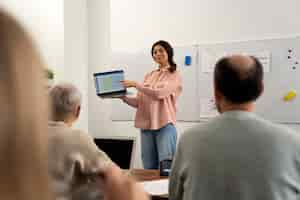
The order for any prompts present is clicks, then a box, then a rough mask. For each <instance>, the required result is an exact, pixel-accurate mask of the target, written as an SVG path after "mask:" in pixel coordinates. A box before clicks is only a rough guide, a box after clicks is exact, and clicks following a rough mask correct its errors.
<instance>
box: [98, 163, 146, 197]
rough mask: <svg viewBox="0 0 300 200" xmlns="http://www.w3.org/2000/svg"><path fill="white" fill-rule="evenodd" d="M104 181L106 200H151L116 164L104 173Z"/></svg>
mask: <svg viewBox="0 0 300 200" xmlns="http://www.w3.org/2000/svg"><path fill="white" fill-rule="evenodd" d="M103 180H104V181H103V191H104V199H105V200H120V199H128V200H129V199H130V200H149V196H148V195H147V194H146V192H145V191H144V190H143V188H142V187H141V186H140V185H139V184H138V183H137V182H135V181H134V180H133V179H132V178H130V177H129V176H128V175H127V174H126V173H125V172H123V171H122V170H121V169H120V168H119V167H118V166H117V165H115V164H112V165H111V166H109V167H108V168H107V169H106V170H105V171H104V173H103Z"/></svg>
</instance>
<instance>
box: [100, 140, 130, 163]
mask: <svg viewBox="0 0 300 200" xmlns="http://www.w3.org/2000/svg"><path fill="white" fill-rule="evenodd" d="M94 142H95V144H96V145H97V146H98V148H99V149H101V150H102V151H104V152H105V153H106V154H107V155H108V156H109V157H110V159H111V160H112V161H114V162H115V163H116V164H117V165H119V166H120V167H121V168H122V169H130V168H132V167H133V161H134V152H135V146H136V138H135V137H100V138H99V137H98V138H94Z"/></svg>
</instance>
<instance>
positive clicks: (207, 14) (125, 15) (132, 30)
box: [111, 0, 300, 51]
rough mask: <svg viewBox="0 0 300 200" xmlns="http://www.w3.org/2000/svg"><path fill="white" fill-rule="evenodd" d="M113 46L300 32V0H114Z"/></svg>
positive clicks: (134, 47)
mask: <svg viewBox="0 0 300 200" xmlns="http://www.w3.org/2000/svg"><path fill="white" fill-rule="evenodd" d="M111 8H112V9H111V41H112V49H113V50H127V51H131V50H137V49H140V48H142V47H149V48H150V46H151V44H152V43H153V42H154V41H156V40H158V39H166V40H169V41H171V42H172V43H173V44H176V45H189V44H196V43H207V42H209V43H210V42H218V41H221V42H222V41H232V40H248V39H257V38H260V39H261V38H269V37H280V36H285V35H293V34H296V33H300V20H299V19H300V12H299V8H300V1H299V0H285V1H274V0H240V1H236V0H184V1H183V0H163V1H162V0H151V1H141V0H122V1H120V0H111Z"/></svg>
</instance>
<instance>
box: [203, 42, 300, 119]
mask: <svg viewBox="0 0 300 200" xmlns="http://www.w3.org/2000/svg"><path fill="white" fill-rule="evenodd" d="M289 50H291V52H289ZM208 52H209V53H212V54H214V55H222V54H224V53H229V54H232V53H246V54H250V55H251V54H257V53H258V52H270V58H271V60H270V61H271V63H270V71H269V72H266V73H264V84H265V88H264V93H263V95H262V96H261V97H260V98H259V99H258V100H257V103H256V104H257V105H256V111H255V112H256V113H257V114H259V115H260V116H262V117H264V118H266V119H268V120H271V121H274V122H280V123H300V64H299V62H300V37H293V38H282V39H269V40H260V41H259V40H258V41H245V42H233V43H224V44H210V45H199V53H200V54H201V55H202V54H207V53H208ZM289 56H290V58H288V57H289ZM201 59H203V57H201V56H199V63H203V62H202V61H203V60H201ZM204 63H205V62H204ZM297 63H298V64H297ZM199 67H201V66H200V65H199ZM202 67H203V66H202ZM212 76H213V74H212V73H202V72H200V73H199V78H200V82H199V90H200V91H201V93H199V94H200V96H199V98H201V97H205V96H207V95H210V93H211V91H212V88H213V83H212ZM290 90H296V91H298V93H299V94H298V97H296V98H295V99H294V100H293V101H290V102H285V101H283V97H284V96H285V95H286V94H287V93H288V91H290Z"/></svg>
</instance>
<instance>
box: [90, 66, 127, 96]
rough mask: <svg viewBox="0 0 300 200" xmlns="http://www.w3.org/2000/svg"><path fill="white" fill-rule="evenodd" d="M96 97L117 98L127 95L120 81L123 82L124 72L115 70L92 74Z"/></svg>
mask: <svg viewBox="0 0 300 200" xmlns="http://www.w3.org/2000/svg"><path fill="white" fill-rule="evenodd" d="M94 80H95V87H96V92H97V95H98V96H99V97H101V98H117V97H121V96H125V95H126V94H127V90H126V88H124V87H123V85H122V84H121V81H123V80H124V71H123V70H115V71H109V72H101V73H95V74H94Z"/></svg>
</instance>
